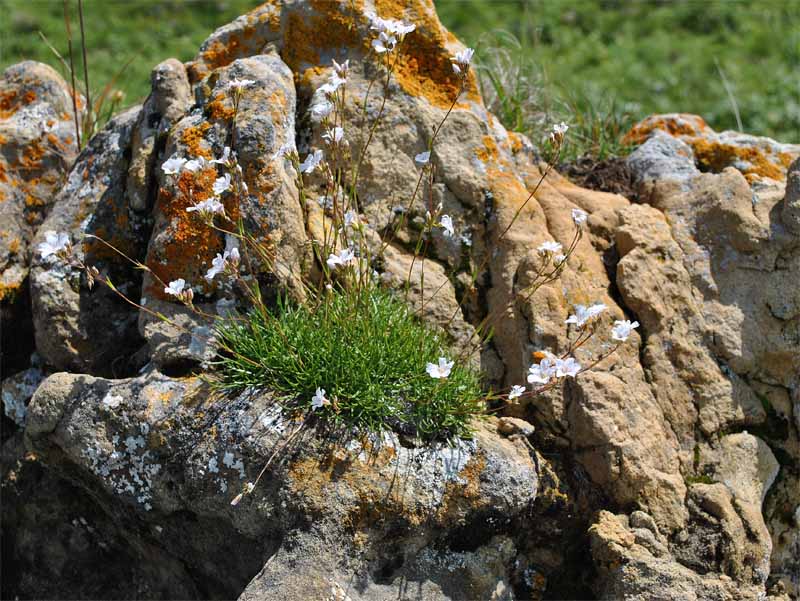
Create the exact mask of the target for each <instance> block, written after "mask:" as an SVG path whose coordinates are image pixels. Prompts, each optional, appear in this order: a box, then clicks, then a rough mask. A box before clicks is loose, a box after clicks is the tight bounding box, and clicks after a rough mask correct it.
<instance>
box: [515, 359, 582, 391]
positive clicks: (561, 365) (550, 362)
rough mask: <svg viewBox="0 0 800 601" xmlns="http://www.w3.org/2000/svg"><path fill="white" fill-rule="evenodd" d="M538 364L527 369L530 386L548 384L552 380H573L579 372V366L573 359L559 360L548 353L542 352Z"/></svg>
mask: <svg viewBox="0 0 800 601" xmlns="http://www.w3.org/2000/svg"><path fill="white" fill-rule="evenodd" d="M544 355H545V356H544V357H543V358H542V359H541V360H540V361H539V363H534V364H533V365H531V366H530V368H528V382H529V383H530V384H548V383H549V382H550V381H551V380H552V379H553V378H556V379H561V378H566V377H572V378H574V377H575V376H577V375H578V374H579V373H580V372H581V364H580V363H579V362H578V361H577V359H575V358H574V357H566V358H561V357H557V356H556V355H554V354H553V353H551V352H549V351H545V352H544Z"/></svg>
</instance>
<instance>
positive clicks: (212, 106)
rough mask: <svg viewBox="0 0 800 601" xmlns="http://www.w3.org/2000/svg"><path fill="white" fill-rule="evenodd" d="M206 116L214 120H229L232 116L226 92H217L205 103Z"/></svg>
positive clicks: (231, 108)
mask: <svg viewBox="0 0 800 601" xmlns="http://www.w3.org/2000/svg"><path fill="white" fill-rule="evenodd" d="M206 109H207V112H208V116H209V117H210V118H211V119H214V120H215V121H230V120H231V119H232V118H233V107H232V106H230V103H229V102H228V96H227V95H226V94H217V95H215V96H214V98H213V99H212V100H211V101H210V102H209V103H208V104H207V105H206Z"/></svg>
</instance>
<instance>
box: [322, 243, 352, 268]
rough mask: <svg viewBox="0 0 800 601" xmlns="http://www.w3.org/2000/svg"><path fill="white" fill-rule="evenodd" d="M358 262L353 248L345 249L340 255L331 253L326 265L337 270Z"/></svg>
mask: <svg viewBox="0 0 800 601" xmlns="http://www.w3.org/2000/svg"><path fill="white" fill-rule="evenodd" d="M355 260H356V253H355V252H354V251H353V249H352V248H345V249H344V250H342V251H341V252H340V253H339V254H338V255H335V254H333V253H331V254H330V255H329V256H328V260H327V261H326V263H327V264H328V269H336V268H337V267H339V266H342V267H346V266H347V265H350V264H351V263H353V262H354V261H355Z"/></svg>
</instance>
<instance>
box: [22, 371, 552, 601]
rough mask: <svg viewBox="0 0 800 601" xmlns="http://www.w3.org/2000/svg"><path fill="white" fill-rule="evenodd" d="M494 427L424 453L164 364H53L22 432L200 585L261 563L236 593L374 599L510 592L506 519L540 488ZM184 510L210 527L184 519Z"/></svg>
mask: <svg viewBox="0 0 800 601" xmlns="http://www.w3.org/2000/svg"><path fill="white" fill-rule="evenodd" d="M487 426H488V425H482V424H478V425H477V431H476V437H475V440H474V441H470V442H461V443H458V444H457V445H456V446H454V447H448V446H437V447H433V448H419V449H415V448H406V447H403V446H402V445H401V444H400V443H399V441H398V439H397V438H396V437H395V436H393V435H384V436H383V437H381V436H378V437H374V436H373V437H370V436H366V437H349V436H345V438H341V434H342V433H339V435H338V436H334V437H333V438H330V437H326V436H325V435H324V433H316V432H314V431H313V430H312V431H306V432H302V433H300V434H299V435H298V434H297V429H298V424H297V423H296V422H293V421H291V420H289V419H286V418H284V417H282V416H281V412H280V409H279V408H278V407H277V406H276V405H275V404H274V402H273V401H272V400H271V399H270V398H269V397H268V396H266V395H263V394H261V395H254V394H245V395H242V396H241V397H238V398H236V399H216V400H215V399H214V398H213V397H212V396H209V394H208V391H207V390H205V389H204V387H203V385H202V383H201V382H200V381H199V380H193V379H182V380H175V379H171V378H167V377H165V376H163V375H160V374H158V373H157V372H151V373H149V374H147V375H144V376H141V377H139V378H136V379H129V380H103V379H98V378H94V377H91V376H84V375H74V374H67V373H60V374H55V375H53V376H51V377H50V378H49V379H48V380H46V381H45V382H44V383H43V384H42V385H41V386H40V387H39V389H38V390H37V392H36V395H35V397H34V399H33V401H32V403H31V405H30V408H29V413H28V422H27V428H26V431H25V432H26V437H27V440H28V443H29V444H30V446H31V448H32V449H33V450H34V451H35V452H36V453H37V455H38V457H39V458H40V459H41V460H42V461H44V462H45V463H46V464H49V465H50V467H52V468H56V469H57V470H58V471H59V472H61V473H66V474H69V475H70V478H71V479H74V480H75V481H76V482H78V483H79V485H80V486H85V487H89V488H90V489H91V490H93V491H94V495H95V496H96V499H97V502H98V503H99V504H100V505H101V506H103V507H104V509H107V510H109V511H111V513H112V515H116V514H119V515H129V516H130V515H135V516H136V519H139V520H142V521H143V523H145V524H147V526H146V527H145V529H146V531H147V532H148V534H144V537H145V540H146V541H147V542H148V544H152V545H155V546H156V547H159V551H158V553H157V554H155V557H156V558H158V557H161V556H162V555H164V556H166V557H169V558H174V559H178V558H180V560H181V561H183V562H185V563H187V564H191V565H195V566H197V567H196V568H195V569H196V570H197V572H198V573H196V574H194V575H193V579H194V580H195V581H197V580H203V579H210V580H214V579H217V580H219V581H220V582H219V583H218V585H219V586H220V587H222V590H232V589H229V588H228V589H226V588H224V587H225V586H233V584H232V583H234V582H239V583H241V584H244V583H246V581H247V580H248V579H249V578H251V577H253V576H256V573H257V572H258V570H259V569H260V568H261V566H262V565H263V564H264V563H266V567H265V568H264V570H262V571H261V573H260V574H258V575H257V576H256V578H255V580H254V581H253V582H252V583H251V584H250V585H249V587H248V588H247V589H246V590H245V593H244V595H243V597H244V598H263V597H259V596H258V595H261V594H265V595H266V596H267V597H269V596H278V597H281V598H284V599H306V598H308V596H309V595H310V594H312V593H313V592H314V591H321V592H323V593H326V592H328V591H329V590H330V588H331V586H332V585H333V584H334V583H339V584H340V585H341V586H343V587H344V588H345V589H349V594H350V595H351V597H352V598H354V599H358V598H364V599H380V598H385V595H386V594H388V593H389V592H390V591H397V590H402V589H403V587H405V586H411V583H412V582H414V583H415V584H414V586H415V587H416V586H419V587H421V588H422V590H429V591H431V593H430V595H432V596H430V598H437V599H441V598H454V599H461V598H465V597H470V598H471V597H475V596H478V597H480V598H488V597H487V594H488V593H492V594H494V593H495V591H498V592H502V591H503V590H506V589H510V585H509V583H508V580H509V578H510V574H511V572H512V571H513V559H514V557H515V554H516V552H515V542H514V541H515V539H516V537H517V536H518V535H519V534H520V532H519V531H518V530H516V528H515V524H518V523H520V520H524V518H525V510H526V508H527V507H528V505H529V504H530V503H531V502H532V501H533V499H534V498H535V496H536V491H537V473H536V469H535V468H534V466H533V464H532V462H531V460H530V458H529V455H528V451H527V449H526V447H525V446H524V445H523V444H522V443H520V442H513V441H510V440H508V439H505V438H501V437H500V436H499V435H497V434H496V433H494V432H493V431H492V430H491V429H490V428H489V427H487ZM344 434H346V433H344ZM276 453H277V454H278V455H277V460H276V461H275V462H274V463H273V465H272V466H271V467H270V469H269V471H267V473H266V475H265V477H264V478H263V479H262V481H261V482H260V484H259V486H258V487H257V488H256V489H255V491H254V492H253V494H252V495H248V496H247V497H245V498H244V500H243V501H242V502H241V504H240V505H239V506H238V507H236V508H234V507H231V505H230V501H231V499H232V498H233V497H234V496H236V495H237V494H238V493H239V492H240V491H241V489H242V487H243V485H244V483H245V482H247V481H255V480H256V477H257V475H258V473H259V471H260V469H261V468H262V466H263V465H264V464H265V463H266V462H267V461H268V459H269V458H270V457H271V456H272V455H273V454H276ZM187 516H195V517H194V519H196V520H198V521H200V522H202V523H208V524H210V523H216V526H214V528H213V529H212V530H210V531H206V530H204V529H203V528H192V529H190V530H185V524H186V520H187ZM155 531H157V532H158V534H159V536H157V537H156V539H155V540H153V535H152V534H151V533H152V532H155ZM178 531H181V535H180V536H175V537H173V536H172V534H171V533H177V532H178ZM119 533H121V530H120V531H119ZM215 533H216V534H219V535H222V534H223V533H224V534H225V536H224V537H221V538H216V537H215V536H214V534H215ZM467 533H470V534H467ZM131 534H132V533H131ZM464 536H466V537H467V538H466V539H464V540H469V541H470V542H469V545H470V550H469V551H467V550H465V549H464V548H462V547H460V546H459V545H460V544H461V543H459V540H461V537H464ZM143 542H144V541H143ZM132 546H133V547H134V548H137V547H139V543H136V544H133V545H132ZM142 558H143V559H145V560H146V563H145V566H144V569H147V566H150V565H152V564H151V559H149V558H148V556H147V554H146V553H143V554H142ZM401 558H406V560H405V562H404V560H403V559H401ZM171 560H173V559H171ZM176 578H177V576H176ZM354 582H357V583H358V584H357V585H355V584H353V583H354ZM179 584H180V585H181V586H184V587H189V586H190V584H189V583H188V582H180V583H179ZM180 591H181V589H180V588H176V589H175V590H174V592H173V591H170V590H168V591H167V594H168V596H169V595H174V594H179V593H180ZM248 591H250V592H248ZM253 591H261V592H259V593H254V592H253ZM509 594H510V593H507V594H505V595H502V594H498V596H496V598H498V599H501V598H510V597H509ZM254 595H255V597H254ZM489 596H491V595H489Z"/></svg>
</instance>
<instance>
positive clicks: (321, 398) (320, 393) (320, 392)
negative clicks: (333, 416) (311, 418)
mask: <svg viewBox="0 0 800 601" xmlns="http://www.w3.org/2000/svg"><path fill="white" fill-rule="evenodd" d="M330 404H331V402H330V400H328V399H327V398H326V397H325V389H324V388H317V393H316V394H315V395H314V396H312V397H311V408H312V409H313V410H314V411H316V410H317V409H322V408H323V407H324V406H325V405H330Z"/></svg>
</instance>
